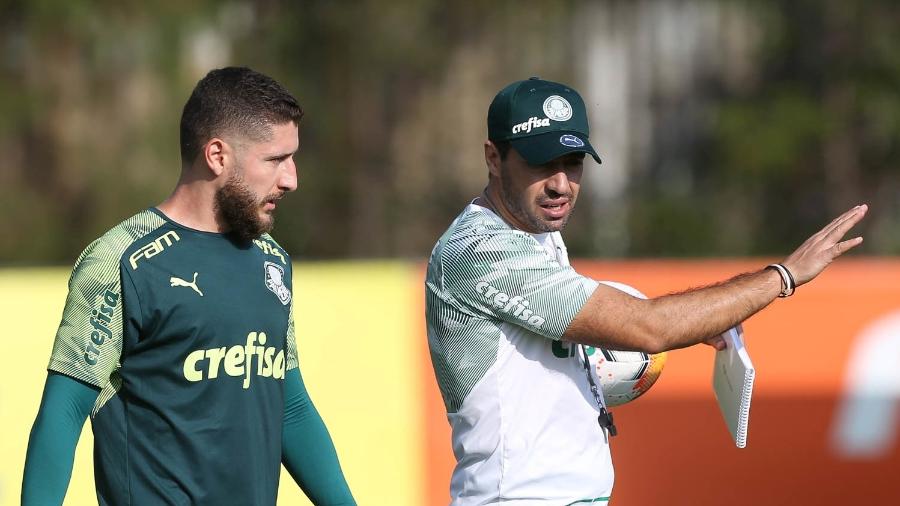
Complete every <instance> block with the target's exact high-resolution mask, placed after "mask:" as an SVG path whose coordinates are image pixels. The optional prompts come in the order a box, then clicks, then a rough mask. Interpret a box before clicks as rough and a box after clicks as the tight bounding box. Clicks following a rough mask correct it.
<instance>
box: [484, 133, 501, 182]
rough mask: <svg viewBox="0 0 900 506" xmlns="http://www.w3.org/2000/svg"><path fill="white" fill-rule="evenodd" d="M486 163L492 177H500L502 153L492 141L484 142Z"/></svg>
mask: <svg viewBox="0 0 900 506" xmlns="http://www.w3.org/2000/svg"><path fill="white" fill-rule="evenodd" d="M484 162H485V163H486V164H487V168H488V173H490V175H492V176H494V177H500V163H501V160H500V151H498V150H497V146H494V143H493V142H491V141H490V140H487V141H484Z"/></svg>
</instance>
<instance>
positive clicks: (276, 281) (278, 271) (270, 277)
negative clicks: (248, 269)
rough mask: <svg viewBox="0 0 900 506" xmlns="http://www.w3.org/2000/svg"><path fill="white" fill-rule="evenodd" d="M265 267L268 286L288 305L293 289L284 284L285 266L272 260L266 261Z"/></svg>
mask: <svg viewBox="0 0 900 506" xmlns="http://www.w3.org/2000/svg"><path fill="white" fill-rule="evenodd" d="M263 268H264V269H265V271H266V288H268V289H269V290H270V291H271V292H272V293H274V294H275V295H276V296H277V297H278V300H279V301H281V303H282V304H284V305H285V306H287V305H288V304H289V303H290V302H291V291H290V289H288V287H287V286H285V284H284V268H282V267H281V266H280V265H278V264H276V263H272V262H266V263H265V265H264V266H263Z"/></svg>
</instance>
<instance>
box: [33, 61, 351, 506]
mask: <svg viewBox="0 0 900 506" xmlns="http://www.w3.org/2000/svg"><path fill="white" fill-rule="evenodd" d="M302 115H303V113H302V110H301V109H300V106H299V105H298V104H297V101H296V99H295V98H294V97H293V96H291V94H290V93H289V92H288V91H287V90H285V89H284V88H283V87H282V86H281V85H279V84H278V83H277V82H275V81H274V80H272V79H271V78H269V77H267V76H265V75H262V74H260V73H257V72H254V71H252V70H250V69H247V68H224V69H218V70H214V71H212V72H210V73H209V74H208V75H207V76H206V77H204V78H203V79H202V80H201V81H200V82H199V83H198V84H197V86H196V88H195V89H194V91H193V93H192V95H191V97H190V98H189V99H188V101H187V103H186V104H185V107H184V111H183V113H182V118H181V156H182V170H181V177H180V179H179V181H178V184H177V185H176V187H175V190H174V191H173V193H172V195H171V196H170V197H169V198H167V199H166V200H165V201H164V202H162V203H161V204H160V205H159V206H157V207H155V208H151V209H148V210H145V211H142V212H140V213H138V214H136V215H135V216H132V217H131V218H129V219H127V220H125V221H123V222H122V223H120V224H119V225H117V226H115V227H113V228H112V229H111V230H110V231H109V232H107V233H106V234H104V235H103V236H102V237H100V238H99V239H97V240H96V241H94V242H93V243H91V244H90V245H89V246H88V247H87V248H86V249H85V251H84V252H83V253H82V254H81V256H80V257H79V258H78V260H77V261H76V263H75V268H74V270H73V272H72V276H71V279H70V281H69V295H68V298H67V300H66V305H65V310H64V312H63V316H62V322H61V323H60V326H59V330H58V331H57V335H56V341H55V343H54V346H53V353H52V355H51V358H50V365H49V367H48V369H49V375H48V378H47V382H46V384H45V387H44V394H43V398H42V401H41V407H40V411H39V412H38V415H37V419H36V420H35V423H34V427H33V429H32V432H31V438H30V440H29V444H28V454H27V459H26V464H25V473H24V480H23V487H22V503H23V504H28V505H30V504H40V505H46V504H61V503H62V500H63V498H64V496H65V492H66V488H67V487H68V481H69V478H70V476H71V471H72V460H73V458H74V451H75V445H76V443H77V441H78V437H79V435H80V433H81V427H82V425H83V424H84V421H85V419H86V418H87V417H88V416H89V415H90V416H91V420H92V425H93V431H94V466H95V482H96V488H97V498H98V501H99V503H100V504H103V505H106V504H112V505H118V504H208V505H223V504H242V505H273V504H275V500H276V496H277V490H278V479H279V475H280V469H281V464H282V463H284V465H285V467H286V468H287V469H288V471H289V472H290V473H291V475H292V476H293V478H294V479H295V481H296V482H297V483H298V484H299V485H300V487H301V488H302V489H303V490H304V492H305V493H306V494H307V496H308V497H309V498H310V499H311V500H312V501H313V502H314V503H316V504H331V505H338V504H340V505H346V504H355V503H354V500H353V497H352V495H351V493H350V491H349V489H348V487H347V484H346V482H345V480H344V477H343V474H342V472H341V468H340V464H339V462H338V459H337V455H336V453H335V450H334V446H333V444H332V441H331V437H330V436H329V434H328V431H327V429H326V428H325V425H324V423H323V422H322V419H321V418H320V416H319V414H318V413H317V411H316V409H315V407H314V406H313V404H312V402H311V401H310V399H309V396H308V394H307V392H306V389H305V387H304V384H303V380H302V378H301V376H300V371H299V369H298V362H297V348H296V344H295V338H294V321H293V304H292V297H291V262H290V257H289V256H288V255H287V253H286V252H285V251H284V250H283V249H282V248H281V246H279V245H278V243H277V242H275V240H274V239H272V237H271V236H270V235H269V234H268V232H269V231H270V230H271V229H272V226H273V223H274V212H275V208H276V206H277V203H278V201H279V199H281V198H282V197H283V196H284V195H285V194H286V193H287V192H290V191H293V190H295V189H296V188H297V170H296V166H295V165H294V160H293V156H294V154H295V153H296V152H297V149H298V147H299V130H298V129H299V124H300V119H301V117H302Z"/></svg>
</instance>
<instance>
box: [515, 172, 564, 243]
mask: <svg viewBox="0 0 900 506" xmlns="http://www.w3.org/2000/svg"><path fill="white" fill-rule="evenodd" d="M500 187H501V189H502V190H503V191H502V192H501V194H500V198H501V199H503V204H504V205H505V206H506V209H508V210H509V211H510V212H511V213H512V214H513V215H514V216H515V217H516V218H518V219H519V220H521V221H522V222H523V223H524V224H525V225H526V226H528V227H529V229H530V230H527V232H530V231H531V230H533V231H534V232H532V233H536V234H542V233H545V232H556V231H559V230H562V229H563V228H564V227H565V226H566V224H567V223H569V218H571V217H572V213H573V212H574V211H575V195H574V194H572V193H565V194H561V195H558V196H563V197H567V198H568V199H569V206H570V209H571V211H569V214H567V215H566V216H565V217H563V218H562V219H561V220H555V221H546V220H543V219H541V218H540V217H538V216H537V215H536V214H535V213H533V212H532V211H531V210H529V209H528V208H527V207H526V205H527V203H525V202H521V201H520V200H518V199H517V198H516V197H517V196H518V192H517V191H516V189H515V188H513V185H512V181H511V180H510V178H508V177H502V176H501V177H500ZM547 198H550V197H549V196H548V197H547ZM543 200H544V197H541V198H540V199H538V202H537V204H538V205H540V204H541V202H542V201H543Z"/></svg>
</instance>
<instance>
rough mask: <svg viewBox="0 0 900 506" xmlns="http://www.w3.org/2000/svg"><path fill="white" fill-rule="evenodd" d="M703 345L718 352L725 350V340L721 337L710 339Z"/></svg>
mask: <svg viewBox="0 0 900 506" xmlns="http://www.w3.org/2000/svg"><path fill="white" fill-rule="evenodd" d="M703 344H706V345H708V346H712V347H713V348H715V349H716V350H720V351H721V350H724V349H725V339H724V338H723V337H722V336H721V334H720V335H718V336H715V337H710V338H709V339H707V340H705V341H703Z"/></svg>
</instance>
